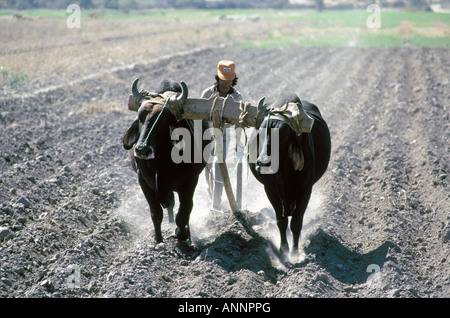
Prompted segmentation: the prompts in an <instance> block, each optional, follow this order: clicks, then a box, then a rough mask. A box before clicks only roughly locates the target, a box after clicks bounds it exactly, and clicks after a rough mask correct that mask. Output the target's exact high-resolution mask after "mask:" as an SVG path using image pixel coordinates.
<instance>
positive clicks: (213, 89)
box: [201, 85, 242, 101]
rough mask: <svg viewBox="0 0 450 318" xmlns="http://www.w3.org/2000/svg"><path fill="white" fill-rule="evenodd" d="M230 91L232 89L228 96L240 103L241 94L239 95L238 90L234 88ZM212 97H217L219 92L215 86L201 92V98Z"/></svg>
mask: <svg viewBox="0 0 450 318" xmlns="http://www.w3.org/2000/svg"><path fill="white" fill-rule="evenodd" d="M232 89H233V93H231V94H229V95H231V97H233V99H234V100H235V101H241V100H242V95H241V93H239V92H238V90H237V89H236V88H234V87H233V88H232ZM213 95H219V92H218V91H217V90H216V86H215V85H213V86H211V87H208V88H207V89H205V90H204V91H203V93H202V96H201V98H210V97H211V96H213Z"/></svg>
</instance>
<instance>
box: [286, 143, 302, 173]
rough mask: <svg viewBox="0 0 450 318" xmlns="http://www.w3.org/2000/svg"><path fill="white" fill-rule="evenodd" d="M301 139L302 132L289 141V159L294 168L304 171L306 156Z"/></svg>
mask: <svg viewBox="0 0 450 318" xmlns="http://www.w3.org/2000/svg"><path fill="white" fill-rule="evenodd" d="M301 141H302V134H300V135H298V136H295V139H294V140H291V142H290V143H289V149H288V156H289V159H291V161H292V164H293V165H294V169H295V170H298V171H302V170H303V166H304V165H305V157H304V156H303V151H302V144H301Z"/></svg>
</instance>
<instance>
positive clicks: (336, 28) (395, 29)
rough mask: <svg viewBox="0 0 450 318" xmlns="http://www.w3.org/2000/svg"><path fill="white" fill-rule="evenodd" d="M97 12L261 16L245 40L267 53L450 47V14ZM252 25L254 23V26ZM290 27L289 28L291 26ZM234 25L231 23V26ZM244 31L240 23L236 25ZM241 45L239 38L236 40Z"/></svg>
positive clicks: (84, 13)
mask: <svg viewBox="0 0 450 318" xmlns="http://www.w3.org/2000/svg"><path fill="white" fill-rule="evenodd" d="M11 14H21V15H25V16H29V17H38V16H40V17H48V18H66V17H68V16H69V14H70V13H67V12H66V11H64V10H23V11H11V10H8V11H7V10H3V11H0V15H11ZM92 14H96V15H97V17H98V18H100V19H108V20H115V19H116V20H124V19H153V20H163V21H169V20H180V21H203V22H208V21H213V20H215V19H217V17H219V16H224V15H228V16H230V15H232V16H245V15H256V14H257V15H259V16H260V17H261V20H260V22H259V23H272V24H273V26H274V28H273V29H272V30H271V31H269V32H267V34H265V35H264V36H262V37H260V38H259V39H256V40H251V41H248V40H242V41H241V43H240V44H239V45H240V46H241V47H244V48H252V49H264V48H278V47H287V46H358V47H392V46H395V47H398V46H404V45H413V46H429V47H450V14H447V13H433V12H406V11H405V12H390V11H388V12H384V11H383V10H381V12H380V15H379V21H380V23H381V25H380V28H370V27H369V26H368V23H367V20H368V19H369V18H370V17H371V16H372V15H373V14H374V12H366V11H365V10H331V11H324V12H317V11H312V10H274V9H268V10H193V9H187V10H142V11H130V12H123V11H120V10H101V11H93V10H83V9H82V10H81V17H82V18H83V17H90V16H91V15H92ZM249 23H251V22H249ZM287 24H289V26H288V27H286V25H287ZM232 26H233V25H232V24H230V27H232ZM236 27H241V24H236ZM237 40H238V41H239V39H237Z"/></svg>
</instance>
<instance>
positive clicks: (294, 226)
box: [291, 188, 312, 253]
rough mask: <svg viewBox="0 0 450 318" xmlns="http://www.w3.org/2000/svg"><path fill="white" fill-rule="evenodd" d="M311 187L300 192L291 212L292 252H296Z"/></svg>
mask: <svg viewBox="0 0 450 318" xmlns="http://www.w3.org/2000/svg"><path fill="white" fill-rule="evenodd" d="M311 191H312V189H311V188H310V189H307V190H306V191H305V192H303V193H302V195H301V197H300V198H299V199H298V201H297V207H296V209H295V211H294V213H293V214H292V220H291V231H292V236H293V240H294V242H293V243H294V248H293V250H292V252H293V253H298V241H299V239H300V233H301V230H302V227H303V217H304V215H305V211H306V207H307V206H308V202H309V199H310V198H311Z"/></svg>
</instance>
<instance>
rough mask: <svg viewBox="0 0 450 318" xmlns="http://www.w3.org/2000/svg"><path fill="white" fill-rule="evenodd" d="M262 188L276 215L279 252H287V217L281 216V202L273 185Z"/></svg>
mask: <svg viewBox="0 0 450 318" xmlns="http://www.w3.org/2000/svg"><path fill="white" fill-rule="evenodd" d="M264 190H265V192H266V194H267V198H268V199H269V201H270V203H271V204H272V206H273V208H274V210H275V214H276V217H277V226H278V230H279V231H280V239H281V242H280V253H281V254H286V253H288V252H289V243H288V241H287V235H286V231H287V226H288V218H287V216H283V204H282V202H281V200H280V198H279V196H278V192H277V191H276V189H274V188H273V187H266V186H264Z"/></svg>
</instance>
